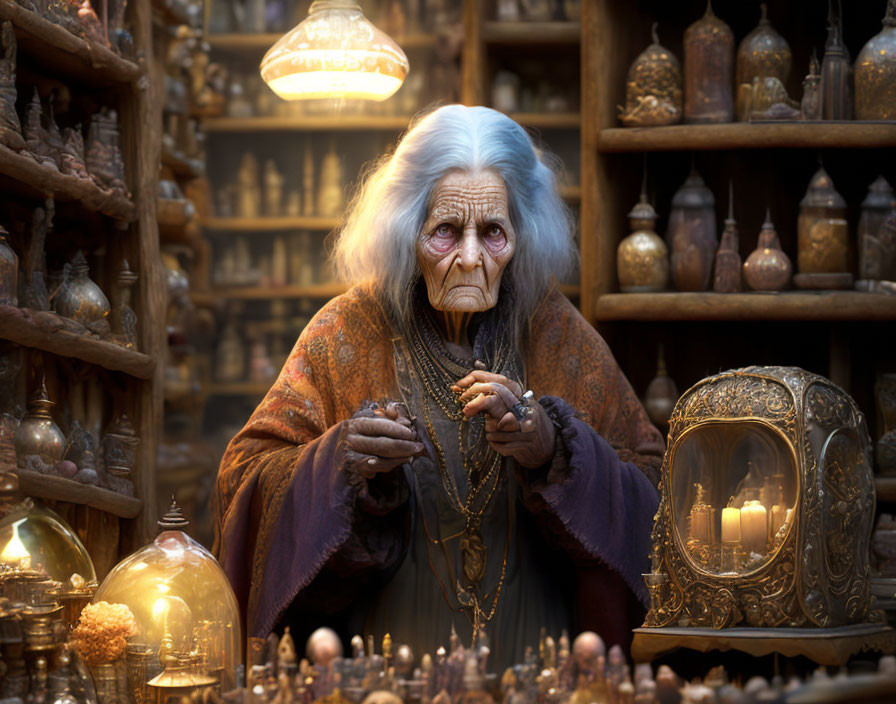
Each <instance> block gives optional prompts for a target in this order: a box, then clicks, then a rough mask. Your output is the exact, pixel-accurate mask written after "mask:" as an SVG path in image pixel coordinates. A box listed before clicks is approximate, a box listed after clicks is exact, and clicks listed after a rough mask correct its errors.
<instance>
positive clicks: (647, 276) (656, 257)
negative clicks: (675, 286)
mask: <svg viewBox="0 0 896 704" xmlns="http://www.w3.org/2000/svg"><path fill="white" fill-rule="evenodd" d="M656 220H657V215H656V211H655V210H654V209H653V206H652V205H651V204H650V203H648V202H647V193H646V191H645V189H642V190H641V198H640V200H639V201H638V203H637V204H636V205H635V207H634V208H632V210H631V212H630V213H629V214H628V221H629V225H630V227H631V229H632V232H631V234H630V235H629V236H628V237H626V238H625V239H624V240H622V242H620V243H619V247H617V249H616V273H617V275H618V276H619V290H620V291H622V292H623V293H648V292H655V291H663V290H664V289H665V288H666V286H667V285H668V283H669V250H668V248H667V247H666V243H665V242H663V240H662V238H661V237H660V236H659V235H657V234H656V232H654V228H655V227H656Z"/></svg>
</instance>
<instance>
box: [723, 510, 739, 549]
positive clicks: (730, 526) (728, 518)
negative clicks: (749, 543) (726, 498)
mask: <svg viewBox="0 0 896 704" xmlns="http://www.w3.org/2000/svg"><path fill="white" fill-rule="evenodd" d="M722 542H723V543H739V542H740V509H738V508H734V507H731V508H723V509H722Z"/></svg>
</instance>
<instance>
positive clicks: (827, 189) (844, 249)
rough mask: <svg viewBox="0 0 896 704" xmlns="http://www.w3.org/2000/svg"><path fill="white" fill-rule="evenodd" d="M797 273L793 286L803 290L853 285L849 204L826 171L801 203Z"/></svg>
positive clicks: (818, 173)
mask: <svg viewBox="0 0 896 704" xmlns="http://www.w3.org/2000/svg"><path fill="white" fill-rule="evenodd" d="M797 271H798V273H797V275H796V276H794V279H793V282H794V283H795V284H796V285H797V286H798V287H799V288H806V289H842V288H850V287H851V286H852V284H853V275H852V274H851V273H850V272H851V267H850V249H849V223H848V222H847V220H846V201H845V200H844V199H843V196H841V195H840V194H839V193H838V192H837V190H836V189H835V188H834V183H833V181H832V180H831V177H830V176H829V175H828V173H827V171H825V170H824V168H819V169H818V171H816V172H815V175H814V176H813V177H812V180H811V181H810V182H809V188H808V189H807V190H806V195H805V196H804V197H803V199H802V200H801V201H800V214H799V218H798V219H797Z"/></svg>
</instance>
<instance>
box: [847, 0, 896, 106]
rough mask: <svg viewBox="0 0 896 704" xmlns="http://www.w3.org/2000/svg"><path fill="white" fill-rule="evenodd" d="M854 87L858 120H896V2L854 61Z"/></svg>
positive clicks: (891, 1) (889, 4)
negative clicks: (880, 28)
mask: <svg viewBox="0 0 896 704" xmlns="http://www.w3.org/2000/svg"><path fill="white" fill-rule="evenodd" d="M855 84H856V105H855V108H856V119H857V120H896V0H888V2H887V13H886V14H885V15H884V19H883V29H882V30H881V32H880V33H879V34H878V35H876V36H874V37H872V38H871V39H870V40H868V43H867V44H865V46H864V47H862V50H861V51H860V52H859V55H858V57H857V58H856V65H855Z"/></svg>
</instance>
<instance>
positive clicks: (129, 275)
mask: <svg viewBox="0 0 896 704" xmlns="http://www.w3.org/2000/svg"><path fill="white" fill-rule="evenodd" d="M135 283H137V274H135V273H134V272H133V271H131V269H130V267H129V266H128V260H127V259H124V260H122V263H121V271H120V272H118V305H117V306H115V309H114V310H113V311H112V315H111V316H110V317H111V325H112V332H113V333H114V334H115V336H116V338H117V340H118V341H119V343H120V344H122V345H124V346H125V347H127V348H128V349H135V348H136V346H137V314H136V313H135V312H134V310H133V309H132V308H131V289H132V288H133V286H134V284H135Z"/></svg>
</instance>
